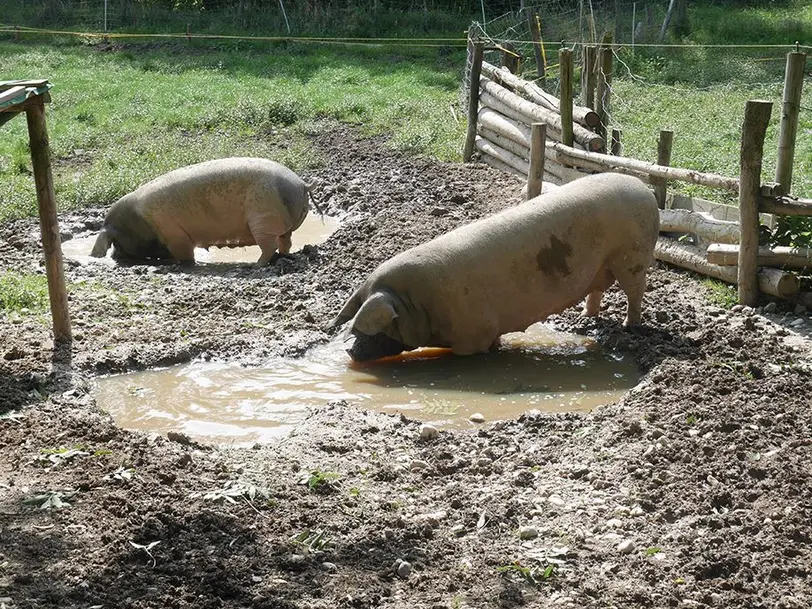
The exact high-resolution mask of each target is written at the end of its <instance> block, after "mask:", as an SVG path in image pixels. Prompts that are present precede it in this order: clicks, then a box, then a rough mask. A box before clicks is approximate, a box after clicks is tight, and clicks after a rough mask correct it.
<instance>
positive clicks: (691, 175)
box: [551, 142, 739, 192]
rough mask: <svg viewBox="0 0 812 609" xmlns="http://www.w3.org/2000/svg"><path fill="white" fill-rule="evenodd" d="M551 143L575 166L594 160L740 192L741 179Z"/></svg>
mask: <svg viewBox="0 0 812 609" xmlns="http://www.w3.org/2000/svg"><path fill="white" fill-rule="evenodd" d="M551 145H552V147H553V148H555V150H556V151H557V152H558V153H559V155H560V156H559V159H561V160H564V161H566V163H568V164H571V165H573V166H575V167H578V166H579V161H592V162H593V163H596V164H598V165H600V166H601V167H603V168H604V170H607V169H615V168H625V169H632V170H634V171H639V172H641V173H645V174H648V175H650V176H653V177H655V178H666V179H668V180H678V181H680V182H689V183H691V184H700V185H702V186H711V187H713V188H721V189H723V190H729V191H731V192H739V181H738V180H737V179H736V178H728V177H725V176H720V175H717V174H713V173H702V172H701V171H694V170H693V169H681V168H678V167H665V166H662V165H655V164H654V163H649V162H647V161H638V160H637V159H630V158H626V157H621V156H612V155H609V154H601V153H599V152H590V151H588V150H577V149H575V148H570V147H568V146H564V145H563V144H560V143H555V142H554V143H552V144H551Z"/></svg>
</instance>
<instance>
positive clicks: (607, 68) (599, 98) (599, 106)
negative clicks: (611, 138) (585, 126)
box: [595, 47, 613, 141]
mask: <svg viewBox="0 0 812 609" xmlns="http://www.w3.org/2000/svg"><path fill="white" fill-rule="evenodd" d="M612 59H613V57H612V48H611V47H602V48H601V49H600V51H598V66H599V68H598V87H597V92H596V94H595V112H597V114H598V117H599V118H600V123H598V126H597V127H596V128H595V132H596V133H597V134H598V135H600V136H601V137H602V138H603V139H604V141H606V133H607V129H608V127H609V125H608V123H609V101H610V97H611V87H612Z"/></svg>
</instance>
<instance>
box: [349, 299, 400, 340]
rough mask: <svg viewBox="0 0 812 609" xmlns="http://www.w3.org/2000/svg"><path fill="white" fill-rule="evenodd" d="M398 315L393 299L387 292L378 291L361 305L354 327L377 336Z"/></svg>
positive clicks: (368, 334)
mask: <svg viewBox="0 0 812 609" xmlns="http://www.w3.org/2000/svg"><path fill="white" fill-rule="evenodd" d="M397 316H398V314H397V313H396V312H395V307H394V306H393V305H392V299H391V298H390V297H389V296H387V295H386V294H382V293H381V292H376V293H375V294H373V295H372V296H370V297H369V298H367V299H366V301H364V304H362V305H361V308H360V309H359V310H358V314H357V315H356V316H355V320H354V321H353V324H352V329H353V330H357V331H358V332H361V333H362V334H366V335H367V336H375V335H376V334H379V333H381V332H383V331H384V330H386V328H388V327H389V325H390V324H391V323H392V320H393V319H395V318H396V317H397Z"/></svg>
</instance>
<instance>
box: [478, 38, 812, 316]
mask: <svg viewBox="0 0 812 609" xmlns="http://www.w3.org/2000/svg"><path fill="white" fill-rule="evenodd" d="M485 50H486V47H485V44H484V43H483V42H481V41H477V40H469V45H468V52H469V57H468V65H469V66H470V69H469V74H468V76H469V82H470V89H469V91H468V93H469V94H468V133H467V138H466V142H465V148H464V152H463V157H464V160H465V161H469V160H471V159H472V158H473V155H474V154H475V152H476V153H478V155H479V158H480V159H481V160H482V161H483V162H485V163H487V164H489V165H491V166H493V167H495V168H497V169H500V170H504V171H507V172H510V173H514V174H517V175H519V176H521V177H523V178H526V179H527V198H528V199H529V198H532V197H534V196H536V195H538V194H539V193H540V192H541V184H542V180H543V181H545V182H551V183H553V184H558V185H560V184H564V183H567V182H570V181H572V180H575V179H577V178H579V177H581V176H583V175H586V174H589V173H596V172H605V171H612V172H617V173H625V174H629V175H633V176H637V177H638V178H640V179H641V180H643V181H645V182H646V183H648V184H650V185H651V187H652V188H653V190H654V193H655V196H656V197H657V202H658V205H659V207H660V232H661V235H660V237H659V239H658V243H657V249H656V252H655V255H656V257H657V259H658V260H661V261H663V262H667V263H669V264H673V265H676V266H679V267H682V268H686V269H689V270H692V271H695V272H698V273H702V274H704V275H707V276H710V277H715V278H717V279H721V280H722V281H725V282H728V283H731V284H735V285H737V286H738V296H739V302H740V303H742V304H746V305H754V304H755V303H756V302H757V300H758V294H759V292H763V293H766V294H769V295H771V296H775V297H779V298H784V299H787V300H790V301H793V302H798V303H801V304H804V305H806V306H810V307H812V292H801V290H800V281H799V278H798V276H797V275H796V274H795V273H793V272H791V271H790V270H787V269H804V268H812V250H809V249H799V248H786V247H773V248H767V247H759V245H758V235H759V223H760V221H761V218H762V217H764V216H760V214H783V215H793V216H809V217H812V200H804V199H799V198H797V197H793V196H792V195H791V194H789V193H790V187H791V180H792V166H793V160H794V154H795V138H796V133H797V127H798V115H799V112H800V100H801V90H802V86H803V73H804V68H805V64H806V54H805V53H802V52H800V51H799V50H798V49H797V48H796V50H795V51H792V52H790V53H789V54H788V55H787V68H786V80H785V85H784V99H783V106H782V109H781V127H780V139H779V146H778V164H777V169H776V179H775V182H774V183H769V184H762V183H761V169H762V158H763V149H764V136H765V133H766V129H767V123H768V121H769V118H770V114H771V111H772V103H771V102H768V101H760V100H753V101H749V102H747V105H746V108H745V117H744V122H743V124H742V138H741V156H740V175H739V177H728V176H722V175H717V174H713V173H705V172H700V171H695V170H693V169H683V168H679V167H672V166H670V158H671V143H672V141H673V132H671V131H665V130H664V131H661V132H660V138H659V143H658V153H657V162H656V163H652V162H647V161H641V160H638V159H633V158H628V157H624V156H621V151H622V141H621V135H622V134H621V133H620V131H618V130H613V129H611V128H610V125H609V124H608V116H609V107H610V103H611V86H610V84H611V74H612V60H613V54H612V50H611V48H600V47H586V48H585V49H584V53H583V57H584V62H583V65H582V70H581V97H582V102H583V104H584V105H578V104H576V103H575V102H574V98H573V77H572V75H573V55H572V51H571V50H570V49H566V48H564V49H561V50H560V52H559V66H560V75H561V78H560V83H561V97H560V99H559V98H556V97H554V96H553V95H551V94H549V93H548V92H546V91H544V90H543V89H542V88H541V87H539V86H538V85H537V84H535V83H533V82H529V81H527V80H524V79H522V78H520V77H518V76H516V75H515V74H513V73H512V72H511V69H510V68H511V67H514V69H515V65H516V62H515V61H509V60H508V59H507V58H510V57H511V53H504V54H503V57H505V59H504V60H503V62H502V63H503V65H502V66H501V67H499V66H495V65H493V64H490V63H488V62H486V61H484V60H483V56H484V51H485ZM489 50H492V49H489ZM539 73H541V72H539ZM590 100H594V106H595V107H594V109H593V108H591V107H590V105H588V102H589V101H590ZM674 180H676V181H681V182H688V183H692V184H700V185H703V186H708V187H711V188H716V189H720V190H725V191H728V192H732V193H736V194H737V195H738V198H739V205H738V208H735V207H732V206H727V205H722V204H717V203H713V202H711V201H704V200H701V199H692V198H689V197H683V196H680V195H675V194H670V193H668V190H667V185H668V182H670V181H674ZM684 235H690V236H691V237H692V241H693V243H686V242H684V241H683V240H680V239H678V238H676V237H681V236H684Z"/></svg>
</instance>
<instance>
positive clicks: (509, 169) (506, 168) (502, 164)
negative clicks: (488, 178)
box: [479, 150, 525, 178]
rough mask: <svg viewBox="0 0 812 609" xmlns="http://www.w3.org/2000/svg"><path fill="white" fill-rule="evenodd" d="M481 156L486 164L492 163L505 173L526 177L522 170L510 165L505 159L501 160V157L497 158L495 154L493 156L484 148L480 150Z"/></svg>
mask: <svg viewBox="0 0 812 609" xmlns="http://www.w3.org/2000/svg"><path fill="white" fill-rule="evenodd" d="M479 158H480V159H481V160H482V162H483V163H485V164H486V165H490V166H491V167H493V168H494V169H498V170H499V171H504V172H505V173H511V174H513V175H515V176H518V177H520V178H524V177H525V176H524V174H523V173H522V172H521V171H519V170H518V169H515V168H513V167H511V166H510V165H508V164H507V163H505V162H504V161H501V160H500V159H498V158H496V157H495V156H491V155H490V154H488V153H487V152H485V151H484V150H480V151H479Z"/></svg>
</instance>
